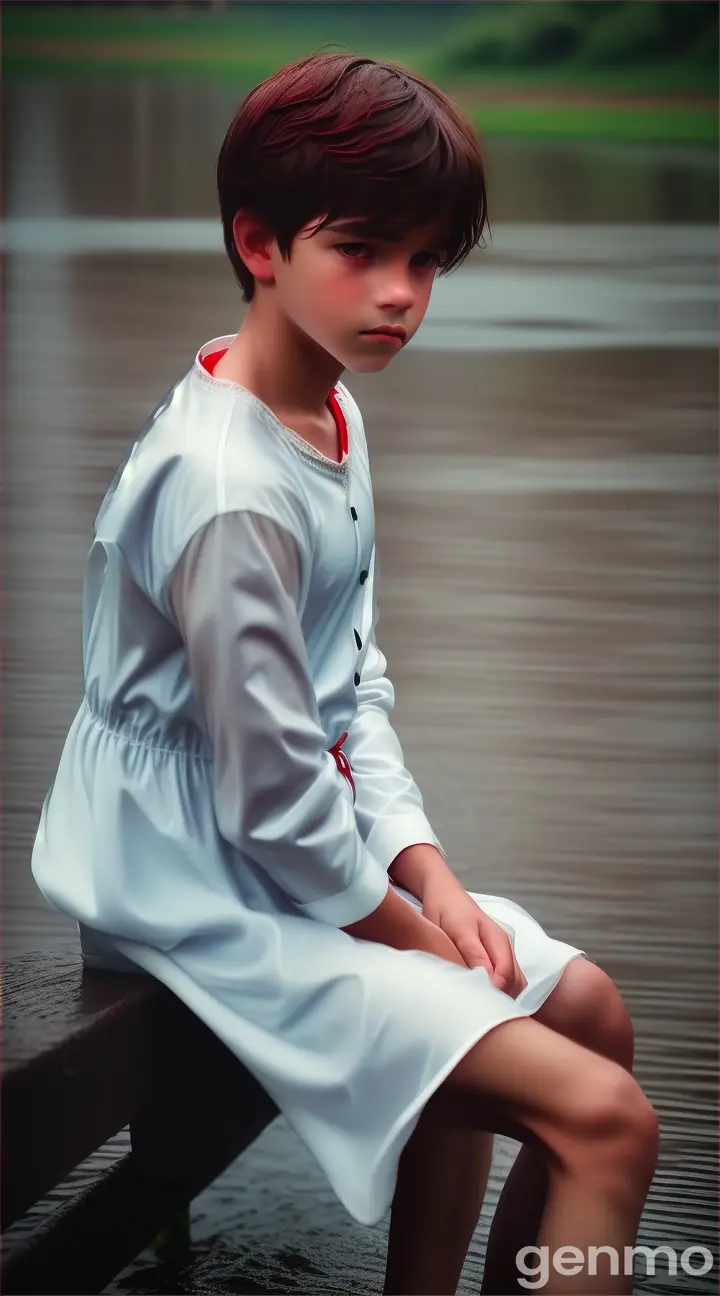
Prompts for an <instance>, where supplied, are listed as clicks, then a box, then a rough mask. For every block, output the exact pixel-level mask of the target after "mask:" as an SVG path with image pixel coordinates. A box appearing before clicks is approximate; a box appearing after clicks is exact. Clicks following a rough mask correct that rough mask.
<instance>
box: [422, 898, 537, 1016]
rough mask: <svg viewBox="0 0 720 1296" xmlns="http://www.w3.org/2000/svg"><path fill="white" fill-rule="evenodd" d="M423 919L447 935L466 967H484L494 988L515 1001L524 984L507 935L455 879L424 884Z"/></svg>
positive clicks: (523, 978)
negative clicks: (426, 919)
mask: <svg viewBox="0 0 720 1296" xmlns="http://www.w3.org/2000/svg"><path fill="white" fill-rule="evenodd" d="M422 906H423V917H424V918H428V919H429V920H430V922H432V923H434V924H435V926H436V927H440V928H441V930H442V931H444V932H445V934H446V935H447V936H449V938H450V940H451V941H452V943H453V945H454V946H455V948H456V949H457V950H458V952H459V953H460V954H461V955H462V957H463V958H464V960H465V962H466V964H467V966H468V967H484V968H485V969H486V970H487V973H488V976H489V977H490V980H491V982H492V984H493V985H494V986H496V987H497V989H498V990H502V991H503V992H504V993H505V994H507V995H510V996H511V998H512V999H515V998H517V996H518V995H519V994H520V991H521V990H524V989H525V986H526V985H527V981H526V979H525V977H524V976H523V974H522V972H521V971H520V968H519V967H518V965H517V961H516V959H515V955H514V953H513V948H512V945H511V943H510V939H509V937H508V935H507V932H505V931H503V929H502V927H500V926H498V924H497V923H496V922H493V920H492V918H490V917H489V916H488V914H486V913H485V912H484V911H483V910H482V909H480V908H479V906H478V905H477V904H476V903H475V901H474V900H473V899H472V898H471V897H470V896H469V895H468V893H467V891H466V890H465V888H464V887H463V886H462V884H461V883H460V882H458V880H457V878H454V877H452V878H449V877H442V878H440V879H438V880H437V881H434V882H433V881H428V883H427V884H426V886H425V888H424V890H423V897H422Z"/></svg>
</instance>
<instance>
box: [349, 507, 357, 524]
mask: <svg viewBox="0 0 720 1296" xmlns="http://www.w3.org/2000/svg"><path fill="white" fill-rule="evenodd" d="M350 517H351V518H352V520H353V522H357V513H356V511H355V509H354V508H352V507H351V509H350Z"/></svg>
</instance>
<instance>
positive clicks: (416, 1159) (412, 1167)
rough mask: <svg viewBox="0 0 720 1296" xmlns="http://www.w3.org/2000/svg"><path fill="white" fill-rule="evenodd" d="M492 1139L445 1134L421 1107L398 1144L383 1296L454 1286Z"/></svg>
mask: <svg viewBox="0 0 720 1296" xmlns="http://www.w3.org/2000/svg"><path fill="white" fill-rule="evenodd" d="M493 1141H494V1140H493V1135H492V1134H491V1133H489V1132H488V1131H486V1130H477V1129H463V1128H454V1129H453V1128H448V1127H447V1126H443V1125H441V1124H439V1123H438V1122H437V1121H436V1120H433V1119H432V1111H431V1110H430V1111H429V1110H428V1107H426V1108H425V1109H424V1111H423V1112H422V1114H421V1116H420V1120H419V1121H418V1123H417V1125H416V1127H415V1129H414V1130H413V1133H412V1137H411V1138H410V1139H409V1140H408V1142H407V1143H406V1145H405V1147H404V1149H403V1153H402V1156H401V1158H400V1165H399V1167H398V1178H397V1188H396V1190H395V1196H394V1198H393V1204H392V1211H391V1214H390V1233H389V1235H388V1249H387V1262H386V1268H385V1285H384V1287H383V1292H385V1293H386V1294H387V1296H389V1293H391V1292H392V1293H395V1292H412V1293H413V1296H424V1293H431V1296H444V1294H445V1293H446V1292H450V1293H453V1292H454V1291H455V1290H456V1288H457V1285H458V1282H459V1281H460V1274H461V1272H462V1267H463V1265H464V1263H465V1257H466V1255H467V1251H468V1247H469V1246H470V1241H471V1239H472V1235H473V1233H474V1232H475V1227H476V1225H477V1222H478V1218H479V1216H480V1211H481V1209H482V1204H483V1198H484V1197H485V1189H486V1186H487V1181H488V1176H489V1174H490V1164H491V1162H492V1153H493Z"/></svg>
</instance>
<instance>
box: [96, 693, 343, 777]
mask: <svg viewBox="0 0 720 1296" xmlns="http://www.w3.org/2000/svg"><path fill="white" fill-rule="evenodd" d="M80 712H81V713H84V714H85V715H86V716H88V718H89V719H90V720H91V722H92V723H93V724H96V725H99V726H101V728H102V729H104V730H105V732H106V733H108V734H113V735H115V736H116V737H117V738H119V739H120V740H121V741H122V742H125V743H128V744H129V745H130V746H133V747H147V748H148V749H149V750H151V751H158V752H164V753H166V754H168V755H171V754H172V755H180V756H189V757H191V758H195V759H200V760H202V761H205V762H208V761H212V752H211V750H210V747H209V744H208V742H207V739H206V738H205V737H204V735H201V734H200V733H199V732H197V731H195V730H193V729H192V728H191V727H190V726H186V727H184V729H183V731H182V732H181V733H178V734H176V735H173V737H174V741H173V740H172V739H171V738H170V735H168V734H167V733H165V732H162V730H159V731H156V732H153V730H152V726H149V725H148V724H147V722H146V721H145V722H144V723H143V724H142V725H141V724H140V723H139V720H138V719H135V721H134V722H130V723H128V722H124V723H118V718H117V716H116V715H115V716H113V715H110V714H109V713H108V712H103V711H102V710H97V709H96V708H95V707H93V705H92V704H91V702H90V699H89V698H88V697H87V695H86V696H85V697H84V698H83V700H82V703H81V707H80ZM347 736H348V731H347V730H346V731H345V733H342V734H341V735H340V737H339V738H338V740H337V742H335V743H333V745H332V747H329V748H328V751H329V752H330V755H331V756H332V757H333V760H334V761H335V764H336V766H337V768H338V769H339V771H340V773H341V774H342V776H343V778H345V779H347V781H348V783H349V784H350V788H351V790H352V794H353V801H355V780H354V778H353V775H352V769H351V766H350V761H349V760H348V758H347V756H346V755H345V752H344V751H343V750H342V746H343V743H344V742H345V739H346V738H347Z"/></svg>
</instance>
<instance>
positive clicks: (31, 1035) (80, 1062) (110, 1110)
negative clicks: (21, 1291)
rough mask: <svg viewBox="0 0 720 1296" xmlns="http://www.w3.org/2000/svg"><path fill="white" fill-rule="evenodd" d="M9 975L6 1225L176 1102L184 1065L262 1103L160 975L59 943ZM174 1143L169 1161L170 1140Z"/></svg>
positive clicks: (251, 1104) (249, 1109)
mask: <svg viewBox="0 0 720 1296" xmlns="http://www.w3.org/2000/svg"><path fill="white" fill-rule="evenodd" d="M5 986H6V990H5V1038H4V1057H3V1083H2V1096H3V1102H2V1151H3V1165H2V1225H3V1228H7V1227H8V1226H9V1225H10V1224H11V1223H12V1222H13V1221H14V1220H15V1219H17V1218H18V1217H19V1216H20V1215H22V1214H23V1213H24V1212H25V1211H26V1210H27V1209H28V1207H29V1206H30V1205H32V1203H33V1202H35V1201H37V1200H39V1199H40V1198H41V1197H42V1196H44V1195H45V1194H46V1193H47V1192H49V1190H50V1189H51V1188H53V1187H54V1186H55V1184H57V1183H58V1182H60V1181H61V1180H62V1179H63V1178H64V1177H65V1176H66V1175H67V1174H69V1172H70V1171H71V1170H72V1169H73V1168H74V1167H75V1166H76V1165H78V1164H79V1163H80V1162H81V1161H82V1160H84V1159H85V1157H87V1156H89V1155H90V1153H91V1152H93V1151H95V1149H96V1148H98V1147H100V1146H101V1145H102V1144H103V1143H104V1142H105V1141H106V1139H108V1138H110V1137H111V1136H112V1135H113V1134H115V1133H117V1131H118V1130H119V1129H122V1128H124V1126H125V1125H128V1124H132V1122H133V1120H134V1118H135V1117H139V1114H140V1112H142V1111H145V1112H148V1111H151V1110H153V1109H154V1110H155V1111H156V1112H159V1111H160V1110H161V1109H162V1105H163V1104H164V1106H165V1109H166V1110H167V1111H170V1110H175V1109H176V1108H174V1107H173V1104H172V1103H171V1102H170V1095H171V1094H172V1093H173V1092H175V1093H176V1094H180V1093H183V1094H186V1092H187V1091H186V1088H185V1085H183V1086H182V1087H181V1088H179V1087H178V1077H179V1076H182V1077H184V1079H185V1084H187V1083H194V1084H195V1086H196V1092H197V1093H198V1094H199V1093H200V1091H201V1090H200V1088H198V1087H197V1086H198V1085H200V1082H201V1080H202V1075H203V1072H204V1070H205V1069H206V1068H209V1070H210V1073H211V1074H216V1075H217V1076H218V1083H220V1078H222V1080H223V1083H226V1084H229V1085H230V1086H231V1089H232V1091H233V1092H234V1093H235V1094H236V1095H237V1102H238V1104H239V1105H240V1108H241V1109H243V1108H245V1109H246V1111H243V1117H245V1116H247V1118H248V1119H251V1118H252V1114H253V1112H255V1111H256V1110H257V1109H259V1108H262V1107H263V1100H264V1099H265V1095H264V1093H263V1090H262V1089H261V1088H260V1086H259V1085H258V1084H257V1082H256V1081H254V1080H253V1079H252V1078H251V1077H250V1076H249V1075H248V1073H247V1071H246V1070H245V1068H244V1067H243V1066H242V1064H241V1063H239V1062H238V1061H237V1059H235V1058H234V1057H233V1055H232V1054H230V1053H229V1051H228V1050H227V1049H226V1048H225V1046H224V1045H223V1044H221V1042H220V1041H219V1040H218V1039H217V1038H216V1037H215V1036H214V1035H213V1034H212V1032H211V1031H209V1030H208V1028H207V1027H206V1026H204V1025H203V1023H202V1022H200V1021H199V1020H198V1019H197V1018H196V1017H194V1016H193V1014H192V1013H191V1012H190V1011H189V1010H188V1009H187V1008H186V1007H185V1005H184V1004H182V1003H181V1002H180V1001H179V1000H178V999H176V998H175V996H174V995H172V994H170V992H169V991H167V990H166V989H165V988H164V987H162V986H160V985H158V984H157V983H156V982H154V981H153V980H152V979H151V978H144V977H137V976H133V975H132V974H130V975H127V976H126V975H125V974H121V973H105V972H97V971H92V972H89V971H86V972H83V970H82V966H81V963H80V959H79V955H77V954H74V953H72V952H70V953H68V952H62V953H60V952H57V951H56V952H50V953H43V954H39V955H25V956H22V957H21V958H19V959H17V960H13V961H12V962H11V963H9V964H8V965H7V966H6V968H5ZM265 1101H267V1102H269V1100H267V1099H266V1100H265ZM275 1110H276V1109H275V1108H274V1107H273V1108H272V1114H274V1113H275ZM269 1118H270V1117H268V1119H269ZM266 1123H267V1122H266ZM144 1128H145V1127H143V1130H144ZM138 1137H139V1138H140V1137H141V1136H140V1135H139V1136H138ZM182 1137H183V1138H184V1134H183V1136H182ZM141 1141H142V1143H143V1146H144V1147H145V1148H146V1147H147V1146H148V1145H149V1143H150V1141H151V1140H150V1139H149V1137H148V1136H147V1134H146V1133H144V1132H143V1135H142V1137H141ZM164 1154H165V1160H166V1162H167V1164H168V1166H169V1164H170V1140H167V1139H166V1147H165V1149H164ZM147 1155H148V1156H149V1154H147ZM155 1159H156V1160H157V1158H155ZM177 1173H178V1166H176V1167H175V1170H174V1171H173V1174H177Z"/></svg>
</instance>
